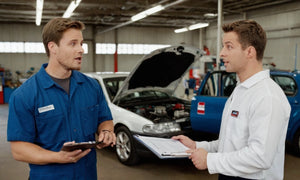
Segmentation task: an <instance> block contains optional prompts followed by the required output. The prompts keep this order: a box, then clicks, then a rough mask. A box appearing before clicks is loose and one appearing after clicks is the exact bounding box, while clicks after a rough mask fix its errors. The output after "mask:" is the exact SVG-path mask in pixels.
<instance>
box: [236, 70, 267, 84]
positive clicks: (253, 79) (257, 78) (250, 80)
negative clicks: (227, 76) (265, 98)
mask: <svg viewBox="0 0 300 180" xmlns="http://www.w3.org/2000/svg"><path fill="white" fill-rule="evenodd" d="M269 77H270V70H268V69H267V70H263V71H260V72H258V73H256V74H254V75H252V76H251V77H250V78H248V79H247V80H246V81H244V82H242V83H240V85H241V86H243V87H245V88H250V87H251V86H253V85H255V84H256V83H257V82H259V81H261V80H263V79H266V78H269Z"/></svg>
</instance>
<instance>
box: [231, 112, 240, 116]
mask: <svg viewBox="0 0 300 180" xmlns="http://www.w3.org/2000/svg"><path fill="white" fill-rule="evenodd" d="M231 116H232V117H238V116H239V112H238V111H235V110H232V111H231Z"/></svg>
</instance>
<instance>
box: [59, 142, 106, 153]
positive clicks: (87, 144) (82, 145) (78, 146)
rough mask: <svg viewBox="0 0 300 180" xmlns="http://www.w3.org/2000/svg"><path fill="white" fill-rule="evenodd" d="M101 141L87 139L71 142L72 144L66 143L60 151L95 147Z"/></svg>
mask: <svg viewBox="0 0 300 180" xmlns="http://www.w3.org/2000/svg"><path fill="white" fill-rule="evenodd" d="M101 143H102V142H98V141H89V142H80V143H73V144H67V145H64V146H63V147H62V148H61V150H62V151H74V150H77V149H81V150H83V151H84V150H86V149H91V148H95V147H96V146H97V145H98V144H101Z"/></svg>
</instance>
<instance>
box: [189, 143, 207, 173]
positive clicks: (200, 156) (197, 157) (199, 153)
mask: <svg viewBox="0 0 300 180" xmlns="http://www.w3.org/2000/svg"><path fill="white" fill-rule="evenodd" d="M187 153H191V155H190V157H189V159H191V160H192V162H193V164H194V166H195V167H196V168H197V169H199V170H205V169H207V151H206V150H205V149H203V148H198V149H194V150H187Z"/></svg>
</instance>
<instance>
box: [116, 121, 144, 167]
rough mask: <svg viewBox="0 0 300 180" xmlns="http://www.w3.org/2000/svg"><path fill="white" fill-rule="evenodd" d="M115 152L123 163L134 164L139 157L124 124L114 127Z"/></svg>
mask: <svg viewBox="0 0 300 180" xmlns="http://www.w3.org/2000/svg"><path fill="white" fill-rule="evenodd" d="M116 138H117V139H116V154H117V157H118V159H119V161H120V162H121V163H122V164H125V165H135V164H137V163H138V162H139V160H140V158H139V156H138V155H137V153H136V148H135V145H134V141H133V136H132V134H131V132H130V131H129V129H128V128H126V127H124V126H120V127H117V129H116Z"/></svg>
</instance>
